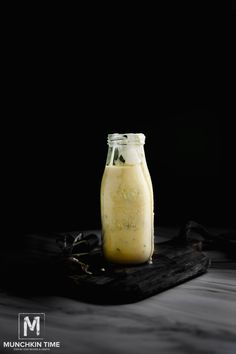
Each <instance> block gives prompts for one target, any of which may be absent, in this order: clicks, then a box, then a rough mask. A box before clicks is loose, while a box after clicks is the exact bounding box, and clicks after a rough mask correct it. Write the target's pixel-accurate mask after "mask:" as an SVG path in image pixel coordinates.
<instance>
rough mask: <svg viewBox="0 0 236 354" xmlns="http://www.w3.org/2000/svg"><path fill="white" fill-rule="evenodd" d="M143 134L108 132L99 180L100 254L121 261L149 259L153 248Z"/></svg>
mask: <svg viewBox="0 0 236 354" xmlns="http://www.w3.org/2000/svg"><path fill="white" fill-rule="evenodd" d="M144 143H145V136H144V134H131V133H129V134H118V133H115V134H109V135H108V154H107V161H106V166H105V170H104V174H103V178H102V183H101V221H102V244H103V254H104V257H105V258H106V260H107V261H109V262H112V263H121V264H139V263H145V262H151V259H152V254H153V251H154V213H153V189H152V182H151V178H150V174H149V170H148V167H147V163H146V158H145V153H144Z"/></svg>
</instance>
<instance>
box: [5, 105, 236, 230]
mask: <svg viewBox="0 0 236 354" xmlns="http://www.w3.org/2000/svg"><path fill="white" fill-rule="evenodd" d="M138 113H139V115H138ZM136 114H137V115H138V116H137V117H136V116H135V115H136ZM107 119H108V120H107V121H106V122H105V121H104V120H102V117H99V116H97V117H96V116H94V117H93V118H92V117H91V118H80V119H79V118H78V119H75V120H74V121H73V122H70V121H69V120H67V119H66V117H64V118H63V119H61V120H58V121H57V120H56V121H55V123H50V124H49V122H47V120H46V121H45V120H43V119H41V118H40V117H39V118H38V119H37V120H34V121H33V123H32V125H31V124H30V122H29V121H28V122H27V124H26V125H25V126H22V123H21V136H20V138H19V136H18V139H17V144H16V145H17V148H16V149H15V151H14V159H13V160H12V164H13V171H14V175H13V176H12V180H13V183H12V187H13V189H12V190H13V193H12V194H13V199H11V201H12V204H11V216H12V225H13V226H14V227H15V226H16V227H17V228H19V229H20V230H21V231H23V232H31V231H46V230H60V229H63V230H66V229H68V230H69V229H70V230H71V229H92V228H100V202H99V193H100V183H101V178H102V174H103V169H104V165H105V160H106V154H107V144H106V139H107V134H108V133H111V132H143V133H144V134H145V135H146V145H145V151H146V159H147V163H148V166H149V169H150V174H151V177H152V181H153V186H154V196H155V215H156V219H155V223H156V225H161V226H174V225H179V226H180V225H182V224H183V223H184V222H185V221H187V220H189V219H193V220H196V221H198V222H200V223H203V224H205V225H207V226H225V227H232V226H234V223H235V218H234V207H233V202H234V200H233V192H234V178H235V175H234V172H233V169H232V168H231V167H232V165H233V160H232V158H233V154H232V150H231V145H230V144H231V141H230V138H229V137H230V126H229V125H228V124H229V123H226V121H224V119H221V111H219V110H218V111H217V109H216V107H215V106H214V105H213V106H212V105H210V104H209V105H207V104H205V105H204V104H202V105H200V104H195V105H194V104H191V105H188V104H183V105H182V106H180V105H176V106H172V107H171V105H169V107H167V108H162V109H160V108H159V110H157V113H156V114H154V112H153V115H152V120H151V119H150V115H149V114H144V112H143V111H142V112H137V109H136V110H135V114H134V116H133V117H132V118H131V117H129V116H127V115H125V114H124V115H123V114H122V112H121V113H119V114H114V115H113V114H112V113H111V114H110V117H107ZM95 121H96V125H95ZM22 128H23V129H22ZM24 128H25V130H24ZM17 135H18V134H17Z"/></svg>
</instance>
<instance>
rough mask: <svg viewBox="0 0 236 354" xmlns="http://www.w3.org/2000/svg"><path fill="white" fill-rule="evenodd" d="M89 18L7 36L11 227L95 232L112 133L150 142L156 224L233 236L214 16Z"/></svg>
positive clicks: (226, 110)
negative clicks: (222, 230)
mask: <svg viewBox="0 0 236 354" xmlns="http://www.w3.org/2000/svg"><path fill="white" fill-rule="evenodd" d="M93 10H94V11H93ZM93 10H92V9H90V11H87V12H86V13H84V15H83V16H82V15H81V16H82V17H85V19H84V21H82V20H81V16H80V19H77V20H76V21H69V22H70V23H69V25H68V26H63V25H62V24H61V23H60V26H59V21H58V22H57V25H55V22H56V21H57V20H56V18H54V22H53V25H52V24H51V22H50V19H48V21H47V29H45V24H44V26H42V24H41V25H40V26H39V27H37V26H35V28H34V30H33V34H32V33H31V31H29V27H27V26H24V23H21V27H20V30H19V31H14V32H13V33H12V41H11V50H13V53H12V52H11V54H9V57H8V61H9V62H8V65H9V67H10V70H9V71H8V75H9V80H8V82H7V84H6V91H9V92H10V93H11V97H13V98H12V99H10V101H9V104H8V119H7V120H8V129H7V130H6V133H7V134H9V138H8V142H7V144H6V146H5V148H6V150H7V153H8V158H7V168H6V170H7V172H8V174H9V177H7V179H8V182H10V183H9V187H8V188H7V194H8V204H7V210H8V211H9V216H10V218H9V227H10V228H11V229H12V230H13V229H14V230H15V231H19V230H20V231H21V232H32V231H47V230H72V229H92V228H100V202H99V193H100V183H101V178H102V173H103V169H104V165H105V160H106V154H107V145H106V139H107V134H108V133H112V132H123V133H127V132H143V133H144V134H145V135H146V145H145V151H146V159H147V163H148V166H149V170H150V173H151V177H152V181H153V186H154V194H155V214H156V219H155V223H156V225H162V226H171V225H173V226H175V225H178V226H179V225H182V224H183V223H184V222H186V221H187V220H189V219H193V220H196V221H198V222H200V223H203V224H205V225H207V226H224V227H233V226H235V215H234V214H235V213H234V210H235V208H234V204H235V199H234V192H235V188H234V184H235V182H234V180H235V173H234V168H233V166H234V161H235V158H234V156H235V155H234V149H233V145H234V133H233V123H232V119H234V113H232V112H234V111H232V107H233V106H232V102H230V95H228V96H227V99H226V100H225V91H226V89H227V84H226V82H225V81H224V80H225V78H226V77H227V75H229V72H228V65H229V62H228V59H227V58H228V57H227V56H226V55H222V53H228V50H229V46H228V45H229V44H230V38H229V36H228V37H227V36H225V32H224V31H225V28H226V27H227V26H228V25H227V26H226V27H225V25H224V23H223V22H222V19H221V18H220V17H219V15H220V11H219V10H217V9H212V8H206V7H204V9H203V8H200V7H196V6H192V8H184V9H183V8H176V9H172V10H173V11H171V10H170V9H169V8H168V6H167V8H164V9H159V11H155V12H153V11H152V9H149V11H148V9H145V11H144V12H143V13H142V16H141V15H140V10H142V9H139V14H138V13H136V10H137V9H135V11H134V12H132V11H131V12H130V11H128V10H127V11H128V13H126V12H123V17H122V21H121V20H118V19H117V18H115V17H113V16H111V17H109V18H106V21H105V22H104V21H99V20H98V18H96V11H95V9H93ZM183 10H184V11H183ZM141 12H142V11H141ZM113 15H114V14H113ZM140 16H141V17H140ZM95 20H96V21H95ZM32 22H33V20H32ZM50 26H51V28H50ZM226 29H227V28H226ZM12 48H13V49H12ZM13 54H14V55H13ZM225 56H226V58H225Z"/></svg>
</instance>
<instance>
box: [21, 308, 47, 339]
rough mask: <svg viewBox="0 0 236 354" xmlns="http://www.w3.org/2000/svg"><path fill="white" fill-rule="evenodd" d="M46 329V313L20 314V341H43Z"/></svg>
mask: <svg viewBox="0 0 236 354" xmlns="http://www.w3.org/2000/svg"><path fill="white" fill-rule="evenodd" d="M44 327H45V314H44V313H19V314H18V339H43V336H44Z"/></svg>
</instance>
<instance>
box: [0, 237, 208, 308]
mask: <svg viewBox="0 0 236 354" xmlns="http://www.w3.org/2000/svg"><path fill="white" fill-rule="evenodd" d="M4 256H5V264H4V265H3V266H2V267H1V271H0V273H1V274H0V277H1V281H2V285H3V286H5V288H7V289H8V290H10V291H13V292H17V293H19V292H20V293H26V294H32V293H36V294H56V295H64V296H68V297H73V298H77V299H82V300H84V301H87V302H92V303H105V304H106V303H107V304H108V303H117V304H118V303H131V302H136V301H139V300H142V299H145V298H147V297H150V296H152V295H155V294H157V293H160V292H162V291H164V290H166V289H169V288H171V287H174V286H176V285H178V284H180V283H183V282H185V281H187V280H189V279H192V278H194V277H196V276H198V275H200V274H203V273H205V272H206V271H207V268H208V266H209V258H208V257H207V256H206V255H205V254H204V253H203V252H201V251H199V250H197V249H195V247H193V246H192V245H191V244H190V243H187V242H181V240H179V239H178V238H175V239H173V240H171V241H168V242H165V243H160V244H157V243H156V244H155V252H154V256H153V264H143V265H139V266H131V267H130V266H127V267H126V266H112V265H108V264H106V263H104V261H103V258H102V256H101V251H100V249H99V248H97V249H96V250H95V251H92V252H91V253H90V255H89V256H85V257H84V258H83V261H84V262H85V263H86V264H89V268H88V270H89V272H90V271H91V272H92V274H87V273H84V272H81V268H80V267H77V265H76V266H75V267H74V265H72V267H71V264H69V267H68V262H65V261H64V260H63V259H61V257H60V251H59V250H58V247H57V245H56V241H55V238H51V237H46V236H45V235H41V236H40V235H32V236H28V237H27V239H25V240H24V242H23V243H22V246H21V249H19V248H18V249H17V252H15V253H14V250H12V251H11V254H7V253H5V254H4V255H3V256H2V262H3V263H4ZM101 268H105V271H103V272H102V271H100V269H101Z"/></svg>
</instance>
